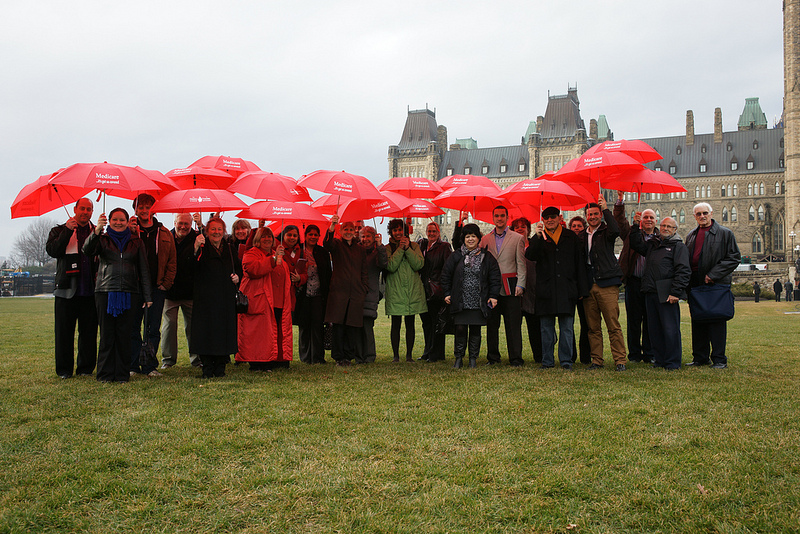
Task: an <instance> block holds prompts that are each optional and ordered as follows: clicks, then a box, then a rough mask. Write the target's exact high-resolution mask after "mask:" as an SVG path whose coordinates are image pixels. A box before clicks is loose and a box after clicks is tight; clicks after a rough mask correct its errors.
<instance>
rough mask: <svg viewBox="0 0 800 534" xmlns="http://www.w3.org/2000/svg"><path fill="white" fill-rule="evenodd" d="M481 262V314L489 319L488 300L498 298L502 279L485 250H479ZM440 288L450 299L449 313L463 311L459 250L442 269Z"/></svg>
mask: <svg viewBox="0 0 800 534" xmlns="http://www.w3.org/2000/svg"><path fill="white" fill-rule="evenodd" d="M481 250H482V252H481V254H483V261H482V262H481V288H480V295H481V312H483V316H484V317H489V305H488V301H489V299H490V298H491V299H496V298H499V297H500V289H501V287H502V283H503V281H502V277H501V276H500V267H499V266H498V265H497V260H496V259H494V256H492V254H491V253H490V252H489V251H488V250H487V248H486V247H483V249H481ZM441 280H442V288H443V289H444V295H445V297H448V296H449V297H450V313H458V312H460V311H462V310H463V309H464V301H463V288H464V254H463V253H462V252H461V249H460V248H459V249H457V250H456V251H455V252H453V253H452V254H450V257H449V258H447V261H446V262H445V264H444V268H443V269H442V278H441Z"/></svg>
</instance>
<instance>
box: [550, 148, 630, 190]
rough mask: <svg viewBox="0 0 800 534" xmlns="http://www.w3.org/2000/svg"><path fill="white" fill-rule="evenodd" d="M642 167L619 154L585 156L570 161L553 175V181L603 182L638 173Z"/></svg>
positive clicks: (602, 183) (604, 153)
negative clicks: (632, 172) (626, 174)
mask: <svg viewBox="0 0 800 534" xmlns="http://www.w3.org/2000/svg"><path fill="white" fill-rule="evenodd" d="M642 167H643V166H642V164H641V163H639V162H638V161H636V160H635V159H633V158H632V157H630V156H628V155H625V154H623V153H621V152H600V153H597V154H586V153H584V154H583V155H582V156H580V157H577V158H575V159H573V160H570V161H568V162H567V163H566V165H564V166H563V167H561V169H559V171H558V172H556V173H555V174H554V175H553V179H554V180H561V181H562V182H567V183H591V182H599V183H600V185H601V186H603V187H605V186H604V182H605V181H606V180H609V179H614V178H617V177H618V176H621V175H623V174H625V173H626V172H631V171H638V170H639V169H641V168H642Z"/></svg>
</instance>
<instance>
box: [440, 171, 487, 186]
mask: <svg viewBox="0 0 800 534" xmlns="http://www.w3.org/2000/svg"><path fill="white" fill-rule="evenodd" d="M436 183H437V184H439V186H440V187H441V188H442V189H452V188H453V187H458V186H460V185H487V186H490V187H491V186H494V187H496V188H497V189H500V188H499V187H497V184H496V183H494V182H493V181H491V180H490V179H489V178H487V177H485V176H478V175H474V174H453V175H451V176H447V177H445V178H442V179H441V180H439V181H438V182H436Z"/></svg>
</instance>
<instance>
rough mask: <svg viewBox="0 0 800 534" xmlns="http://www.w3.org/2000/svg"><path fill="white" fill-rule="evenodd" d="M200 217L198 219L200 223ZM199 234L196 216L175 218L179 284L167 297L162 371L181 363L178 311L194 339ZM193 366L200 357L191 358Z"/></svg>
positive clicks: (163, 320)
mask: <svg viewBox="0 0 800 534" xmlns="http://www.w3.org/2000/svg"><path fill="white" fill-rule="evenodd" d="M199 218H200V217H199V214H198V215H197V219H199ZM197 235H198V234H197V232H196V231H195V230H194V229H193V228H192V216H191V215H189V214H188V213H178V214H176V215H175V227H174V228H173V229H172V236H173V238H174V239H175V252H176V258H177V261H176V271H175V280H174V282H173V283H172V287H170V288H169V289H168V290H167V291H166V293H165V300H164V314H163V317H162V321H161V368H162V369H168V368H170V367H172V366H173V365H175V364H176V363H178V310H179V309H180V311H181V313H182V314H183V324H184V332H185V334H186V343H187V344H188V343H189V339H190V338H191V337H192V305H193V303H194V301H193V300H192V298H193V294H194V284H193V283H192V272H193V268H194V264H195V263H196V260H195V259H194V240H195V238H196V237H197ZM189 362H190V363H191V364H192V366H194V367H199V366H200V356H198V355H197V354H189Z"/></svg>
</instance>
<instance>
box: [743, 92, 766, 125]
mask: <svg viewBox="0 0 800 534" xmlns="http://www.w3.org/2000/svg"><path fill="white" fill-rule="evenodd" d="M766 127H767V116H766V115H764V112H763V111H762V110H761V104H759V103H758V97H754V98H745V99H744V109H743V110H742V114H741V115H739V130H760V129H762V128H766Z"/></svg>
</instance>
